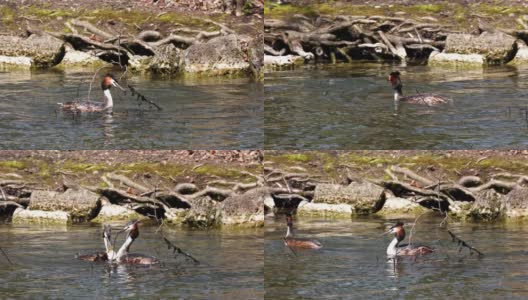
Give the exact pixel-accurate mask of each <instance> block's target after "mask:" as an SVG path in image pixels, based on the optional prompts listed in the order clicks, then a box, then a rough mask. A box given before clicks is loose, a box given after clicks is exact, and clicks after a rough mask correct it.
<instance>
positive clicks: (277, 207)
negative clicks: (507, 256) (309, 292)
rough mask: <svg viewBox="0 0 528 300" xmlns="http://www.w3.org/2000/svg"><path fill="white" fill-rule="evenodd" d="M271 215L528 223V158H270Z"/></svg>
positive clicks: (332, 154) (423, 154) (269, 154)
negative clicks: (436, 217) (428, 215)
mask: <svg viewBox="0 0 528 300" xmlns="http://www.w3.org/2000/svg"><path fill="white" fill-rule="evenodd" d="M264 155H265V163H264V174H265V180H266V182H267V183H268V187H269V188H270V191H271V194H272V198H273V201H269V202H266V203H265V204H264V205H265V211H266V213H267V214H273V213H280V212H284V211H292V210H293V211H296V212H297V214H298V215H301V216H302V215H308V216H325V217H344V218H350V217H351V216H365V215H373V216H385V217H389V218H394V217H413V216H417V215H420V214H423V213H428V212H430V213H432V214H436V215H440V216H450V217H453V218H456V219H460V220H469V221H479V222H494V221H504V220H516V221H519V220H526V217H528V202H526V200H525V199H526V197H525V195H526V193H527V192H528V188H526V178H528V177H526V174H528V152H526V151H495V150H489V151H325V152H317V151H314V152H310V151H306V152H301V151H288V152H286V151H265V154H264Z"/></svg>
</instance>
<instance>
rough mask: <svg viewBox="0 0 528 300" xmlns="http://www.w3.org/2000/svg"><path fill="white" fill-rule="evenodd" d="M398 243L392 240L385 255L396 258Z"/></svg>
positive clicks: (395, 239) (396, 239) (396, 240)
mask: <svg viewBox="0 0 528 300" xmlns="http://www.w3.org/2000/svg"><path fill="white" fill-rule="evenodd" d="M399 243H400V242H399V241H398V238H394V239H393V240H392V241H391V242H390V244H389V247H387V255H388V256H396V254H397V253H398V244H399Z"/></svg>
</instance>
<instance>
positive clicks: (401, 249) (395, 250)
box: [385, 222, 434, 257]
mask: <svg viewBox="0 0 528 300" xmlns="http://www.w3.org/2000/svg"><path fill="white" fill-rule="evenodd" d="M387 233H394V239H393V240H392V241H391V242H390V244H389V247H387V256H389V257H395V256H418V255H425V254H429V253H432V252H434V249H433V248H431V247H428V246H414V245H408V244H405V245H400V242H401V241H403V239H404V238H405V229H404V228H403V223H402V222H396V224H395V225H394V226H392V227H391V228H390V229H389V231H387V232H386V233H385V234H387Z"/></svg>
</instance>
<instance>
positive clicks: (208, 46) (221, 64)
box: [183, 34, 250, 75]
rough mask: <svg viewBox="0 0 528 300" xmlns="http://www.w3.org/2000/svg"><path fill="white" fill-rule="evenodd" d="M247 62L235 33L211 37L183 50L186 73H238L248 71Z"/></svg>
mask: <svg viewBox="0 0 528 300" xmlns="http://www.w3.org/2000/svg"><path fill="white" fill-rule="evenodd" d="M249 67H250V65H249V63H248V62H247V60H246V57H245V55H244V52H243V51H242V49H241V46H240V42H239V40H238V38H237V36H236V35H234V34H230V35H226V36H219V37H216V38H213V39H211V40H209V41H207V42H205V43H196V44H194V45H191V46H190V47H189V48H187V49H186V50H185V52H184V61H183V68H184V71H185V72H186V73H206V74H207V75H225V74H238V73H242V72H248V71H249Z"/></svg>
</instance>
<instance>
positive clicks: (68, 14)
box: [0, 4, 226, 32]
mask: <svg viewBox="0 0 528 300" xmlns="http://www.w3.org/2000/svg"><path fill="white" fill-rule="evenodd" d="M0 16H1V18H0V24H4V25H6V26H8V27H15V26H19V25H20V24H18V22H16V21H17V19H21V18H22V17H24V18H30V19H37V20H39V21H40V25H39V26H40V27H41V28H43V29H48V23H52V22H53V21H59V22H60V24H63V22H64V21H65V19H74V18H80V19H88V20H89V21H91V22H94V21H93V20H95V21H97V20H118V21H120V22H121V23H123V24H124V25H125V26H128V27H131V28H132V26H141V25H143V24H150V23H153V22H158V23H161V24H166V25H171V26H174V25H183V26H189V27H193V28H196V29H202V30H215V29H218V28H217V26H216V25H214V24H210V23H208V22H206V21H205V20H204V18H203V17H193V16H192V15H191V14H188V13H172V12H171V13H166V14H161V15H159V16H156V15H154V14H153V13H150V12H146V11H138V10H133V11H126V10H115V9H110V8H108V9H107V8H101V9H95V10H89V9H80V10H71V9H64V8H51V4H48V5H38V6H37V5H30V6H22V7H18V8H17V9H16V10H13V9H12V8H11V7H10V6H8V5H0ZM207 18H208V19H211V20H213V21H216V22H225V18H226V16H225V15H224V14H212V15H208V16H207ZM63 31H65V32H69V29H63Z"/></svg>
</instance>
